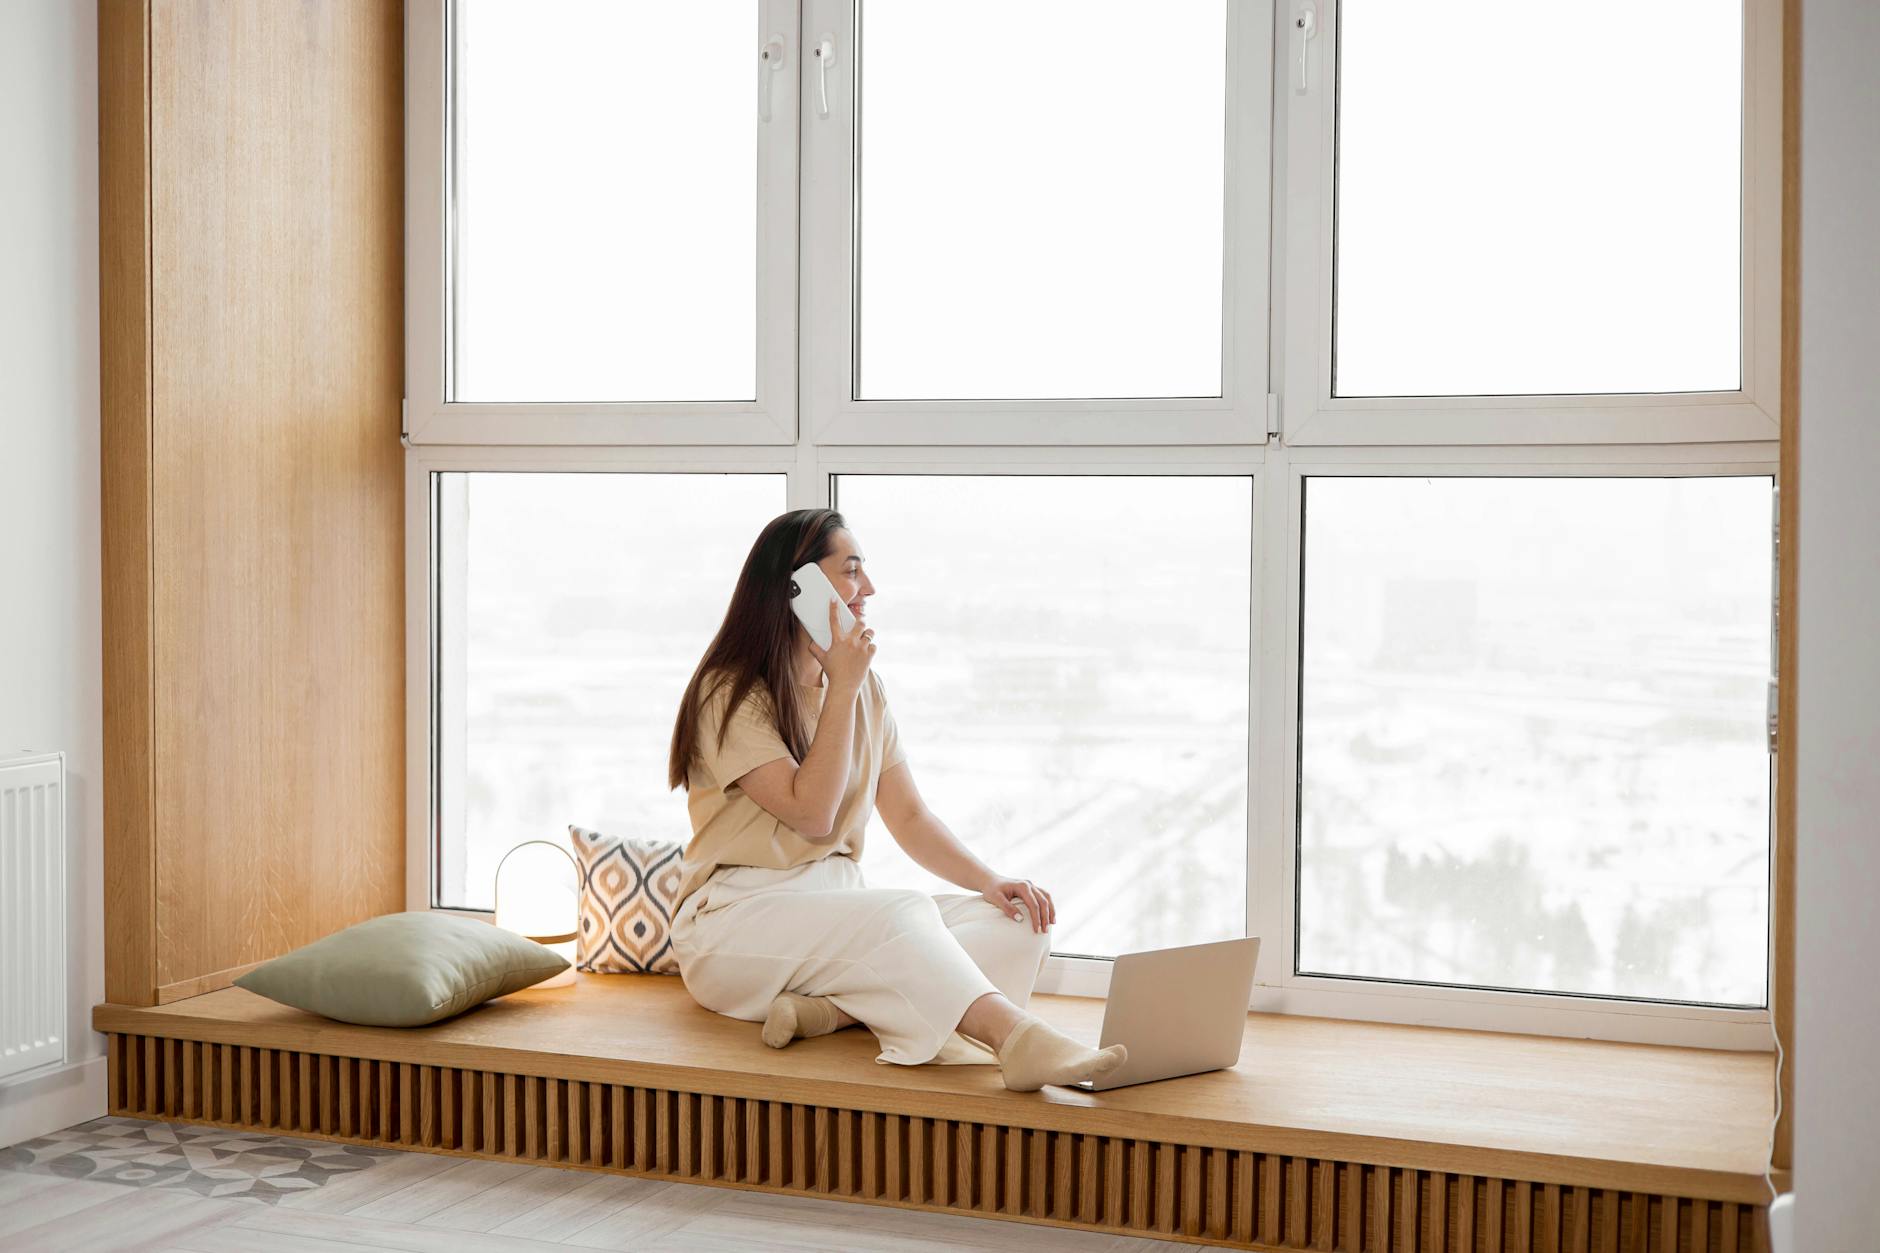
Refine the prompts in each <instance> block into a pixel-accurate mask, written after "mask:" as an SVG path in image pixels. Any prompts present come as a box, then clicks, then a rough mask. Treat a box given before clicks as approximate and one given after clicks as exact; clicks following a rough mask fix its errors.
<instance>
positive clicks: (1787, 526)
mask: <svg viewBox="0 0 1880 1253" xmlns="http://www.w3.org/2000/svg"><path fill="white" fill-rule="evenodd" d="M1801 228H1802V0H1783V4H1782V414H1781V418H1782V426H1781V439H1782V449H1781V454H1780V458H1781V460H1780V466H1779V469H1778V471H1777V476H1776V482H1777V484H1778V486H1779V487H1780V488H1781V498H1780V500H1781V503H1780V506H1779V512H1778V514H1777V528H1778V533H1779V534H1780V535H1781V549H1780V552H1779V554H1778V558H1779V561H1780V564H1779V565H1778V567H1777V569H1776V600H1777V604H1778V606H1779V609H1778V617H1777V623H1776V626H1777V636H1776V727H1777V733H1776V770H1775V775H1776V795H1775V811H1776V812H1775V829H1776V852H1775V900H1774V902H1773V905H1774V911H1773V912H1774V916H1775V958H1774V974H1773V978H1772V980H1771V981H1772V982H1773V984H1774V987H1773V988H1772V989H1771V998H1772V999H1771V1006H1770V1011H1771V1013H1773V1014H1774V1015H1775V1022H1776V1033H1777V1034H1778V1035H1779V1036H1780V1037H1781V1040H1782V1047H1783V1048H1784V1049H1785V1050H1787V1057H1786V1058H1785V1060H1784V1064H1783V1066H1782V1070H1781V1073H1780V1074H1779V1075H1778V1076H1777V1079H1776V1085H1777V1091H1778V1093H1779V1094H1780V1100H1781V1103H1782V1112H1781V1117H1780V1118H1779V1119H1778V1120H1777V1123H1776V1143H1775V1154H1774V1159H1775V1166H1776V1168H1777V1169H1778V1170H1788V1169H1790V1165H1791V1163H1790V1155H1791V1153H1792V1152H1793V1150H1794V1145H1795V1119H1794V1114H1793V1107H1794V1105H1795V722H1796V718H1795V691H1796V675H1795V639H1796V636H1795V598H1796V586H1795V571H1796V553H1797V551H1798V550H1797V548H1796V540H1797V538H1798V536H1797V534H1796V519H1797V517H1798V508H1799V505H1800V503H1801V502H1800V497H1799V495H1798V492H1799V490H1800V473H1799V467H1800V465H1801V462H1800V460H1799V458H1800V456H1801V449H1800V445H1799V437H1800V434H1801V404H1800V401H1801V393H1802V387H1801V383H1802V369H1801V342H1802V341H1801V308H1802V300H1801V268H1802V248H1801V234H1802V229H1801Z"/></svg>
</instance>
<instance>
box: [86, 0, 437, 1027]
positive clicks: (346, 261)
mask: <svg viewBox="0 0 1880 1253" xmlns="http://www.w3.org/2000/svg"><path fill="white" fill-rule="evenodd" d="M100 26H101V36H100V38H101V49H102V48H104V47H110V46H113V45H114V41H116V42H122V43H124V44H128V43H129V42H130V41H131V36H132V34H137V35H139V36H140V38H141V41H142V43H143V45H144V47H145V49H146V56H145V58H144V60H143V61H142V74H141V87H142V98H141V103H142V111H143V116H144V118H145V119H146V122H147V134H146V136H145V154H146V155H145V165H144V173H145V181H144V185H143V187H142V189H141V192H142V198H143V213H142V214H141V215H138V216H136V217H135V218H133V215H131V214H130V213H128V212H127V213H124V214H122V215H121V220H115V221H111V222H108V223H106V224H105V226H104V229H103V234H104V236H105V239H104V242H103V247H104V250H105V254H106V259H107V265H106V277H105V283H106V288H107V299H109V298H111V296H112V295H113V294H115V295H116V296H117V297H119V298H120V299H122V300H124V301H125V303H130V296H129V293H130V292H131V291H132V290H134V289H133V287H132V284H133V283H134V282H135V281H136V278H137V276H136V275H135V274H134V273H133V271H132V269H131V268H130V267H126V266H117V267H113V266H111V265H110V264H109V259H110V257H111V256H112V254H113V250H114V249H115V250H117V251H118V252H120V253H124V254H130V253H132V252H135V253H137V254H138V255H141V256H142V257H143V258H144V259H145V271H144V274H143V276H142V278H143V284H142V290H143V300H144V307H145V309H146V310H147V328H148V335H147V391H146V397H147V400H146V404H145V406H144V410H143V412H144V415H145V418H146V423H147V430H146V432H145V434H146V438H145V439H144V440H143V441H142V443H141V445H138V444H136V442H135V440H134V436H135V435H136V432H135V430H134V429H133V427H132V425H131V424H130V423H129V422H128V421H127V422H123V423H120V424H118V425H117V426H116V427H107V432H106V440H105V443H106V453H105V456H106V460H107V464H108V465H117V464H119V463H120V462H123V463H127V464H134V463H137V462H138V461H139V459H140V458H141V464H137V465H136V469H137V470H138V471H140V472H141V474H142V481H143V485H144V486H145V488H146V492H147V495H146V497H145V500H146V501H147V518H148V521H149V529H148V541H147V547H148V563H147V573H146V576H145V581H144V583H143V584H142V585H141V586H139V585H136V584H134V583H133V582H132V581H131V577H130V576H131V574H132V571H131V570H130V569H129V566H130V564H131V563H130V561H129V557H128V554H129V553H130V552H131V549H129V548H126V550H125V551H126V553H127V557H126V560H125V562H124V563H123V566H124V568H123V569H121V570H120V569H119V568H118V567H115V566H114V567H112V569H111V571H110V573H109V574H108V576H107V597H108V600H107V608H106V619H107V620H106V631H107V635H110V636H114V637H118V638H122V639H124V640H126V641H131V640H132V634H133V629H134V628H135V627H137V626H138V625H139V624H140V623H141V625H142V627H143V631H144V635H145V638H146V642H147V651H146V652H145V653H144V654H143V667H142V670H141V672H138V671H134V670H133V669H132V668H131V667H129V666H128V665H127V666H124V667H122V668H121V670H122V672H121V673H120V675H119V676H118V680H119V681H118V682H117V683H116V684H115V685H113V688H112V689H111V690H110V691H108V692H107V702H108V704H114V703H116V702H117V701H119V700H120V699H123V700H126V701H128V702H132V703H131V704H129V705H127V708H132V709H134V708H135V702H138V701H141V702H142V704H143V706H144V707H145V709H147V713H148V728H149V729H148V734H147V745H148V751H147V753H146V754H145V755H144V756H143V757H142V758H141V759H136V760H131V759H128V758H127V759H126V760H125V761H124V762H123V769H122V770H121V771H120V772H119V773H118V775H117V776H116V777H113V778H111V779H109V780H108V781H107V787H108V788H109V789H110V793H109V794H110V795H111V796H117V797H120V798H121V797H125V796H136V795H138V794H139V793H138V789H139V788H146V789H148V791H147V795H148V796H149V797H150V800H149V811H150V812H149V816H148V819H147V820H145V821H143V822H142V825H141V827H140V828H138V829H137V830H133V831H130V832H128V833H127V832H124V831H120V830H119V824H117V823H114V822H112V821H111V818H112V815H110V814H108V815H107V822H108V823H109V824H110V826H111V830H112V833H113V840H112V845H113V846H112V847H108V849H107V854H108V855H107V867H106V874H107V884H108V886H107V891H108V892H109V893H110V896H111V899H112V901H113V902H114V905H113V909H118V907H119V906H122V908H121V909H120V910H119V912H120V913H121V918H120V919H119V920H118V921H117V924H116V925H114V928H113V944H112V946H111V950H110V953H109V957H110V959H111V961H112V963H113V974H114V975H115V977H114V978H110V979H108V983H109V984H110V987H109V989H108V993H107V994H108V995H109V996H110V999H112V1000H113V1001H119V1002H125V1003H131V1004H151V1003H154V1002H162V1001H167V1000H173V999H177V998H180V997H185V996H191V995H195V994H197V993H199V992H203V991H208V990H211V989H213V988H216V987H220V986H223V985H225V984H226V983H227V982H228V980H229V979H231V978H233V977H234V976H235V975H237V974H239V973H240V972H241V971H242V970H245V969H247V968H249V967H251V966H253V965H254V964H255V963H257V962H260V961H264V960H266V959H268V958H270V957H273V956H275V955H278V954H279V953H282V952H285V951H287V950H289V949H291V948H294V947H296V946H298V945H300V944H304V943H306V942H307V941H309V940H312V939H315V938H318V937H319V936H321V935H325V934H327V933H328V932H331V931H333V930H336V929H337V928H339V927H342V926H346V925H348V924H350V923H353V922H357V921H359V920H360V919H363V918H367V917H371V916H373V915H375V914H380V913H385V912H388V911H392V910H396V909H399V908H402V904H403V894H404V887H403V883H404V837H403V814H404V769H403V757H404V736H403V728H404V698H403V692H404V658H403V638H402V632H403V626H402V624H403V601H402V598H403V588H402V580H403V539H402V528H403V517H402V504H401V499H402V478H401V459H400V449H399V443H398V418H399V399H400V396H401V394H402V391H403V386H402V343H403V305H402V289H401V283H402V278H401V275H402V265H403V263H402V251H401V233H402V215H403V208H402V182H403V149H402V142H403V139H402V125H403V119H402V73H403V71H402V15H401V13H400V10H399V6H397V5H395V4H385V3H379V2H377V0H333V2H331V3H322V4H279V3H272V2H270V0H242V2H238V3H208V2H206V0H142V2H138V0H106V2H105V3H104V4H103V5H102V6H101V10H100ZM120 60H121V61H122V62H123V64H122V65H107V64H105V63H103V62H102V61H101V88H100V90H101V96H102V98H103V99H105V100H107V101H108V100H111V99H113V93H116V95H117V96H118V97H124V96H132V97H133V98H135V93H134V91H133V89H132V78H131V75H130V73H129V68H128V65H129V58H128V57H127V56H125V57H121V58H120ZM129 111H130V110H129V108H128V106H121V107H119V108H117V109H115V110H111V111H107V112H105V113H104V115H103V118H102V120H101V126H102V127H103V130H104V134H103V136H102V137H101V138H102V139H103V140H104V142H105V144H106V147H107V150H109V148H110V145H111V144H112V143H114V142H116V143H122V142H124V139H125V136H124V134H122V133H120V132H119V127H120V126H121V118H122V115H124V114H126V113H128V112H129ZM126 164H128V162H127V163H126ZM115 175H116V170H115V169H113V170H111V171H108V172H107V175H106V179H105V182H106V186H105V188H104V190H103V193H102V194H103V196H104V199H105V202H106V203H107V204H109V203H111V202H112V200H113V198H114V197H116V198H119V199H130V198H134V197H135V196H136V194H137V189H135V188H132V187H131V186H130V184H129V183H128V182H127V181H126V180H123V179H120V178H118V177H116V176H115ZM132 229H135V230H136V231H137V236H138V237H137V239H136V240H132V239H130V238H129V237H128V232H129V231H131V230H132ZM123 340H124V328H123V327H122V326H116V325H107V328H106V331H105V341H106V342H105V357H106V360H107V362H111V361H119V360H122V361H125V362H126V363H128V361H129V350H128V347H127V344H126V343H125V342H123ZM109 368H110V367H109V366H107V370H109ZM125 411H126V412H127V413H128V412H129V411H130V408H129V406H125ZM119 482H120V483H121V484H122V485H124V486H125V490H124V491H121V492H119V493H118V494H117V497H116V499H119V500H121V501H130V500H134V497H133V496H132V494H131V492H130V490H129V489H130V488H131V487H134V486H135V485H136V478H135V476H134V475H132V474H130V473H124V474H121V475H120V476H119ZM107 495H108V496H110V495H111V493H107ZM130 512H131V511H130V509H129V507H128V506H125V507H123V508H120V510H119V511H118V515H114V514H113V511H112V509H111V507H110V505H109V504H107V508H106V518H105V522H106V536H107V538H106V543H107V545H109V544H111V542H112V539H113V537H114V533H116V532H123V533H124V534H125V535H126V536H134V535H135V531H134V529H133V528H131V527H130V526H129V525H127V522H128V519H127V517H126V516H122V515H128V514H129V513H130ZM113 582H115V583H116V584H117V587H116V599H115V601H113V600H111V599H109V598H110V596H111V588H110V584H112V583H113ZM113 604H115V605H117V606H118V607H119V608H120V609H121V610H122V612H121V614H114V613H113V610H112V605H113ZM139 614H141V615H142V617H141V619H140V618H139V617H138V615H139ZM107 738H108V739H114V736H113V735H111V734H108V736H107ZM109 804H110V802H109V801H107V805H108V806H109ZM121 816H122V817H124V818H125V820H126V821H125V824H124V825H125V826H127V827H128V826H129V819H130V817H131V816H132V814H131V811H130V810H129V809H126V810H125V813H124V814H123V815H121ZM139 831H141V833H142V834H143V836H144V839H145V842H146V843H147V845H148V848H147V852H146V851H144V850H141V849H140V848H139V847H138V846H137V844H136V842H135V840H134V839H133V838H131V837H132V836H134V835H136V834H138V832H139ZM108 912H110V911H108ZM145 919H147V921H145ZM140 927H141V928H145V929H147V930H148V932H149V935H150V937H151V938H150V945H149V949H150V951H149V955H148V957H147V958H143V959H140V960H125V959H136V958H137V954H136V950H135V949H134V948H133V947H129V946H128V945H127V946H125V947H123V948H122V950H121V951H120V942H119V941H120V938H123V939H126V940H127V939H129V938H130V934H131V933H132V932H133V931H135V930H136V929H138V928H140ZM120 932H122V933H123V937H120V934H119V933H120Z"/></svg>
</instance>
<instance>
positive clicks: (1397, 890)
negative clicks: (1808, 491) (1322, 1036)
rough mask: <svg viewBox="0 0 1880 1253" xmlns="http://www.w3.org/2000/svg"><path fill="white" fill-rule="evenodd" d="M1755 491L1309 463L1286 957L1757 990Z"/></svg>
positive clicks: (1759, 521) (1585, 988)
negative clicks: (1319, 468) (1416, 473)
mask: <svg viewBox="0 0 1880 1253" xmlns="http://www.w3.org/2000/svg"><path fill="white" fill-rule="evenodd" d="M1770 507H1771V494H1770V484H1769V481H1768V480H1766V479H1762V478H1681V479H1665V478H1617V479H1615V478H1546V479H1538V478H1491V477H1477V478H1406V477H1394V478H1381V477H1314V478H1311V479H1308V480H1307V483H1306V494H1305V601H1304V620H1303V623H1302V625H1301V629H1300V638H1301V640H1302V641H1303V643H1304V654H1305V655H1304V658H1303V673H1302V684H1303V692H1302V695H1301V699H1300V720H1299V721H1300V729H1299V737H1300V759H1299V795H1300V814H1299V817H1300V821H1299V959H1298V960H1299V968H1300V970H1301V971H1302V972H1308V973H1314V974H1327V975H1343V976H1352V977H1361V978H1376V979H1393V980H1404V981H1415V982H1422V983H1441V984H1459V985H1466V986H1475V987H1488V988H1515V989H1529V990H1542V991H1550V992H1566V993H1574V994H1580V995H1593V996H1624V997H1639V998H1646V999H1651V1000H1665V1001H1691V1002H1702V1003H1713V1004H1730V1005H1758V1006H1759V1005H1762V1004H1763V1003H1764V1001H1765V993H1766V984H1765V972H1766V964H1765V961H1764V940H1765V937H1766V936H1767V934H1768V920H1769V862H1768V844H1769V840H1768V832H1769V771H1768V758H1767V752H1768V747H1767V744H1766V742H1765V740H1766V730H1765V728H1764V726H1763V717H1762V715H1763V698H1764V692H1763V685H1764V681H1765V678H1766V675H1767V673H1768V665H1769V656H1770V651H1769V650H1770V639H1769V604H1768V596H1769V585H1770V579H1771V577H1772V571H1771V563H1770V551H1769V524H1770Z"/></svg>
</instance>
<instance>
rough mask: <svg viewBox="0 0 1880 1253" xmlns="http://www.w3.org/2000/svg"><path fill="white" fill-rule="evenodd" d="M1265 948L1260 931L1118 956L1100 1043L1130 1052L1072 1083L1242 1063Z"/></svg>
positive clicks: (1145, 1079)
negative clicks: (1099, 1073) (1104, 1070)
mask: <svg viewBox="0 0 1880 1253" xmlns="http://www.w3.org/2000/svg"><path fill="white" fill-rule="evenodd" d="M1259 956H1260V941H1259V938H1258V937H1249V938H1247V939H1244V940H1221V941H1219V942H1217V943H1214V944H1188V945H1184V946H1182V947H1181V948H1160V949H1152V950H1150V951H1149V952H1146V953H1124V954H1123V955H1121V956H1120V957H1118V958H1117V959H1116V964H1115V966H1114V968H1113V969H1112V970H1111V972H1110V999H1109V1003H1108V1005H1106V1006H1105V1007H1104V1011H1103V1042H1102V1043H1101V1044H1099V1045H1098V1046H1097V1047H1098V1048H1108V1047H1109V1046H1110V1045H1112V1044H1121V1045H1124V1046H1125V1047H1127V1048H1128V1049H1129V1057H1128V1059H1127V1060H1126V1061H1124V1063H1123V1064H1122V1065H1121V1066H1118V1067H1117V1068H1116V1069H1115V1070H1112V1071H1111V1072H1110V1073H1109V1074H1107V1075H1105V1076H1103V1078H1101V1079H1085V1080H1083V1081H1082V1082H1080V1083H1075V1084H1071V1085H1069V1086H1071V1087H1076V1088H1082V1089H1083V1090H1084V1091H1086V1092H1102V1091H1104V1090H1105V1089H1107V1088H1125V1087H1128V1086H1129V1085H1130V1084H1134V1083H1152V1082H1154V1081H1155V1080H1157V1079H1173V1078H1176V1077H1177V1076H1180V1075H1198V1074H1201V1073H1202V1072H1204V1071H1209V1070H1224V1069H1226V1068H1227V1067H1229V1066H1232V1065H1234V1064H1235V1063H1236V1062H1238V1061H1239V1060H1240V1042H1241V1040H1242V1039H1243V1038H1244V1037H1245V1034H1246V1030H1247V1001H1248V999H1249V998H1250V997H1251V996H1252V994H1253V964H1254V962H1255V961H1256V960H1257V959H1258V958H1259Z"/></svg>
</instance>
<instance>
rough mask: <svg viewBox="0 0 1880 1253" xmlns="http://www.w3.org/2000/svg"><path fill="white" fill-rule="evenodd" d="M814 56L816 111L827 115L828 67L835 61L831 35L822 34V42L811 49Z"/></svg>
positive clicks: (834, 43)
mask: <svg viewBox="0 0 1880 1253" xmlns="http://www.w3.org/2000/svg"><path fill="white" fill-rule="evenodd" d="M813 55H814V56H815V58H816V96H817V103H816V112H817V114H818V115H819V116H821V117H828V116H829V67H830V66H832V65H834V64H835V63H836V41H835V36H833V35H824V36H823V37H822V42H821V43H819V44H817V45H816V47H815V49H814V50H813Z"/></svg>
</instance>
